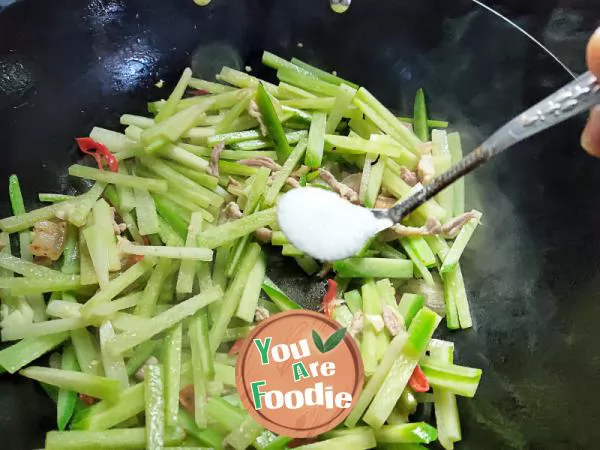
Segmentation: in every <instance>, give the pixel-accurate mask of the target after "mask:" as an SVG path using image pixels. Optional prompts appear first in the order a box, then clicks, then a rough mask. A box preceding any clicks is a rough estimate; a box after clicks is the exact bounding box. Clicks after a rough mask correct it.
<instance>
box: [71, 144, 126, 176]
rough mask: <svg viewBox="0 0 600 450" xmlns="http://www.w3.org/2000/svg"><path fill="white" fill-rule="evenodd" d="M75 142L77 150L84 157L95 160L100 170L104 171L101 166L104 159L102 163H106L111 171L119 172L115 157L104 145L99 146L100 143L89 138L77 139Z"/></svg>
mask: <svg viewBox="0 0 600 450" xmlns="http://www.w3.org/2000/svg"><path fill="white" fill-rule="evenodd" d="M75 140H76V141H77V145H78V146H79V150H81V151H82V152H83V153H85V154H86V155H90V156H92V157H93V158H94V159H95V160H96V163H97V164H98V168H99V169H100V170H103V169H104V165H103V164H102V159H104V162H106V165H107V166H108V168H109V169H110V170H111V171H113V172H118V171H119V161H117V158H115V155H113V154H112V153H111V151H110V150H109V149H108V148H107V147H106V146H105V145H103V144H101V143H100V142H96V141H95V140H93V139H92V138H89V137H85V138H77V139H75Z"/></svg>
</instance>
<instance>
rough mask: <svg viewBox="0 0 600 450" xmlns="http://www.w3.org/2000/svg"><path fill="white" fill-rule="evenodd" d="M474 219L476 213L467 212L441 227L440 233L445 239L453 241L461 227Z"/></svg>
mask: <svg viewBox="0 0 600 450" xmlns="http://www.w3.org/2000/svg"><path fill="white" fill-rule="evenodd" d="M476 217H477V213H476V212H475V211H469V212H466V213H463V214H461V215H460V216H456V217H454V218H453V219H450V220H449V221H448V222H446V223H444V225H442V233H443V234H444V236H445V237H446V238H448V239H454V238H455V237H456V235H457V234H458V232H459V231H460V230H461V228H462V227H463V225H464V224H465V223H467V222H468V221H469V220H471V219H474V218H476Z"/></svg>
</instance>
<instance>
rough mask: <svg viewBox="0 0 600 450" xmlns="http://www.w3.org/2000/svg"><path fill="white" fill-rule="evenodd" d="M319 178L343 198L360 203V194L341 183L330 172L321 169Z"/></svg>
mask: <svg viewBox="0 0 600 450" xmlns="http://www.w3.org/2000/svg"><path fill="white" fill-rule="evenodd" d="M319 176H320V177H321V179H322V180H323V181H324V182H325V183H327V184H328V185H329V186H331V188H332V189H333V190H334V191H335V192H337V193H338V194H340V196H341V197H342V198H345V199H346V200H348V201H350V202H352V203H358V194H357V193H356V191H355V190H354V189H352V188H350V187H349V186H346V185H345V184H344V183H340V182H339V181H338V180H337V179H336V178H335V176H334V175H333V174H332V173H331V172H330V171H329V170H325V169H319Z"/></svg>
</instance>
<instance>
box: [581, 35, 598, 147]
mask: <svg viewBox="0 0 600 450" xmlns="http://www.w3.org/2000/svg"><path fill="white" fill-rule="evenodd" d="M587 64H588V67H589V69H590V71H591V72H592V73H593V74H594V75H596V77H598V78H599V79H600V28H598V29H597V30H596V32H595V33H594V34H593V35H592V37H591V39H590V42H589V44H588V47H587ZM581 146H582V147H583V148H584V149H585V150H586V151H587V152H588V153H589V154H591V155H593V156H598V157H600V106H596V107H594V108H593V109H592V111H591V113H590V118H589V120H588V122H587V125H586V126H585V129H584V130H583V134H582V135H581Z"/></svg>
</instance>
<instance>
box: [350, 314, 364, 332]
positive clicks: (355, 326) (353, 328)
mask: <svg viewBox="0 0 600 450" xmlns="http://www.w3.org/2000/svg"><path fill="white" fill-rule="evenodd" d="M364 325H365V316H364V314H363V312H362V311H356V313H354V315H353V316H352V322H350V326H349V327H348V333H350V335H351V336H353V337H354V336H356V335H357V334H358V333H360V332H361V331H362V330H363V327H364Z"/></svg>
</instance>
